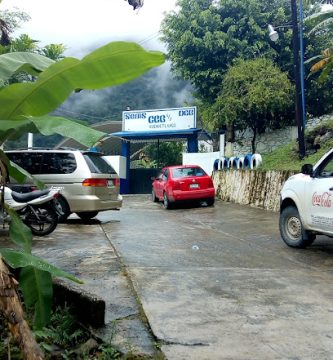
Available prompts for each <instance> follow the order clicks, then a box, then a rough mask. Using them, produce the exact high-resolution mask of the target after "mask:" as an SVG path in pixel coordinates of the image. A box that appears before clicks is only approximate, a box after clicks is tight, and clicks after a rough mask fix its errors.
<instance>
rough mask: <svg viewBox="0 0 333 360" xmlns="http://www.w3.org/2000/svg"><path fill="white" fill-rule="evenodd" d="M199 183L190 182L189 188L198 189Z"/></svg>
mask: <svg viewBox="0 0 333 360" xmlns="http://www.w3.org/2000/svg"><path fill="white" fill-rule="evenodd" d="M198 188H199V184H190V189H198Z"/></svg>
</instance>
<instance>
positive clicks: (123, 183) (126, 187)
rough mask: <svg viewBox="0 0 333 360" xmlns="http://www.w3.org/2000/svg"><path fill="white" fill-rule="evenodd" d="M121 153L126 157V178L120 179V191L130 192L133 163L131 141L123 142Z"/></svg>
mask: <svg viewBox="0 0 333 360" xmlns="http://www.w3.org/2000/svg"><path fill="white" fill-rule="evenodd" d="M121 155H122V156H124V157H125V158H126V178H125V179H120V193H121V194H129V192H130V165H131V157H130V155H131V143H130V142H129V141H122V142H121Z"/></svg>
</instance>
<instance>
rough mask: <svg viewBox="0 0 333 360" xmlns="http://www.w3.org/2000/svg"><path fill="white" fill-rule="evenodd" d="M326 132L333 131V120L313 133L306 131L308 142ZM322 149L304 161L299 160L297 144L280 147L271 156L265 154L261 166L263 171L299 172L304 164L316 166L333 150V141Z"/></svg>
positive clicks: (322, 144) (323, 145)
mask: <svg viewBox="0 0 333 360" xmlns="http://www.w3.org/2000/svg"><path fill="white" fill-rule="evenodd" d="M326 131H333V120H331V121H328V122H325V123H323V124H321V125H319V126H317V127H315V128H314V129H313V130H311V131H306V134H305V138H306V142H311V141H312V140H311V139H312V138H313V137H314V136H315V135H317V134H324V133H325V132H326ZM320 145H321V147H320V149H319V150H318V151H317V152H315V153H313V154H311V155H307V156H306V157H305V158H304V159H303V160H300V159H299V156H298V153H297V151H296V148H295V143H294V142H292V143H290V144H287V145H284V146H281V147H279V148H278V149H276V150H274V151H273V152H271V153H269V154H263V155H262V157H263V163H262V165H261V166H260V168H261V169H262V170H294V171H297V172H299V171H300V169H301V167H302V165H304V164H309V163H310V164H313V165H314V164H315V163H316V162H317V161H318V160H319V159H320V158H321V157H322V156H323V155H324V154H325V153H326V152H327V151H329V150H330V149H332V147H333V140H332V139H329V140H327V141H325V142H322V143H321V144H320Z"/></svg>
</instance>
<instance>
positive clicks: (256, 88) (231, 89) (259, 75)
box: [214, 58, 293, 153]
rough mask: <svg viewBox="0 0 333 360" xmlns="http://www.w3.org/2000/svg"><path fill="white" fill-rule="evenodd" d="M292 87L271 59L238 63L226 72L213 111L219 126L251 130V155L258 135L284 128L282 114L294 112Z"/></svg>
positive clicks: (285, 75)
mask: <svg viewBox="0 0 333 360" xmlns="http://www.w3.org/2000/svg"><path fill="white" fill-rule="evenodd" d="M292 99H293V87H292V85H291V82H290V81H289V79H288V76H287V74H286V73H283V72H281V70H280V69H279V68H278V67H277V66H276V65H274V64H273V62H272V61H271V60H268V59H264V58H259V59H256V60H239V61H238V62H237V63H236V64H235V65H233V66H231V67H230V68H229V70H228V71H227V73H226V75H225V77H224V81H223V87H222V91H221V93H220V94H219V96H218V98H217V101H216V103H215V106H214V109H215V113H217V117H218V119H219V120H220V123H219V124H218V126H219V127H221V126H226V125H229V126H230V125H232V126H233V128H234V129H235V130H245V129H247V128H250V129H251V130H252V132H253V137H252V152H253V153H255V150H256V138H257V135H258V134H260V133H263V132H264V131H265V130H266V129H267V128H270V129H273V128H277V127H279V126H281V125H282V122H283V117H282V116H281V113H283V112H285V111H288V110H289V109H291V106H292Z"/></svg>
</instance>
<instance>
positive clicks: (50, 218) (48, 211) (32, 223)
mask: <svg viewBox="0 0 333 360" xmlns="http://www.w3.org/2000/svg"><path fill="white" fill-rule="evenodd" d="M33 210H34V211H35V212H36V214H37V216H36V214H34V212H33V211H32V210H31V209H29V212H28V214H27V215H26V217H25V219H24V223H25V224H26V225H27V226H29V228H30V229H31V232H32V233H33V234H34V235H37V236H45V235H48V234H50V233H51V232H52V231H53V230H54V229H55V228H56V227H57V225H58V215H57V213H56V211H55V210H54V209H53V208H52V207H34V208H33Z"/></svg>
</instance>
